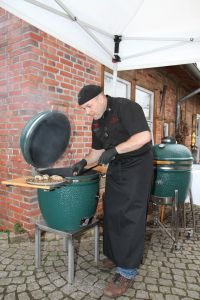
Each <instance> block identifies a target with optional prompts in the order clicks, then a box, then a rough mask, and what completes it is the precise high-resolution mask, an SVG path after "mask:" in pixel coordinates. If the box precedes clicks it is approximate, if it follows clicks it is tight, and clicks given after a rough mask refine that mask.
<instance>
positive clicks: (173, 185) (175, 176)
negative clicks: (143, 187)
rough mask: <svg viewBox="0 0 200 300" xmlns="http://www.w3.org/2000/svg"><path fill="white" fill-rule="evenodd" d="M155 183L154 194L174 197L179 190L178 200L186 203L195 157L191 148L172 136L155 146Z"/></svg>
mask: <svg viewBox="0 0 200 300" xmlns="http://www.w3.org/2000/svg"><path fill="white" fill-rule="evenodd" d="M153 156H154V184H153V189H152V195H153V196H156V197H161V198H163V197H174V196H175V190H178V202H179V203H184V201H185V199H186V197H187V195H188V191H189V188H190V184H191V170H192V163H193V157H192V154H191V152H190V150H189V149H188V148H187V147H185V146H183V145H180V144H176V140H175V139H173V138H170V137H166V138H163V139H162V142H161V144H156V145H154V146H153Z"/></svg>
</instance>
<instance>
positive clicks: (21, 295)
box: [17, 293, 30, 300]
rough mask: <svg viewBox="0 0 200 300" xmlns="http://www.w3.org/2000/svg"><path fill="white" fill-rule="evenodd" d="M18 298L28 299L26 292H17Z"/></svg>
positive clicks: (20, 299) (21, 299)
mask: <svg viewBox="0 0 200 300" xmlns="http://www.w3.org/2000/svg"><path fill="white" fill-rule="evenodd" d="M17 296H18V299H19V300H30V297H29V295H28V294H27V293H21V294H17Z"/></svg>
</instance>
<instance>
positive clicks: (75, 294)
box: [70, 291, 86, 300]
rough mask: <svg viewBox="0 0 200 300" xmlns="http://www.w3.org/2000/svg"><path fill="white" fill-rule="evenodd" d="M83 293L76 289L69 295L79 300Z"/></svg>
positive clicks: (83, 295)
mask: <svg viewBox="0 0 200 300" xmlns="http://www.w3.org/2000/svg"><path fill="white" fill-rule="evenodd" d="M85 295H86V294H85V293H83V292H81V291H77V292H74V293H72V294H71V295H70V297H72V298H73V299H75V300H81V299H83V298H84V297H85Z"/></svg>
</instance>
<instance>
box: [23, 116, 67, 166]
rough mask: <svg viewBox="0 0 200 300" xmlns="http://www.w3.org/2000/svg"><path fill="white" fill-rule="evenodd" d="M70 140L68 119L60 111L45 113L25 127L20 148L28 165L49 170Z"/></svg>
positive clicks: (34, 118)
mask: <svg viewBox="0 0 200 300" xmlns="http://www.w3.org/2000/svg"><path fill="white" fill-rule="evenodd" d="M69 138H70V123H69V120H68V118H67V117H66V116H65V115H64V114H63V113H61V112H59V111H44V112H40V113H39V114H37V115H36V116H34V117H33V118H32V119H30V120H29V121H28V123H27V124H26V125H25V127H24V129H23V130H22V133H21V137H20V147H21V150H22V154H23V156H24V159H25V160H26V161H27V163H29V164H31V165H32V166H34V167H36V168H47V167H48V166H50V165H51V164H53V163H55V162H56V160H57V159H58V158H59V157H60V156H61V155H62V154H63V152H64V151H65V149H66V148H67V146H68V143H69Z"/></svg>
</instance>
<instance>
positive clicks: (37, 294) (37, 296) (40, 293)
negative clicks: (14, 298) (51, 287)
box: [31, 290, 45, 299]
mask: <svg viewBox="0 0 200 300" xmlns="http://www.w3.org/2000/svg"><path fill="white" fill-rule="evenodd" d="M31 295H32V297H33V299H41V298H43V297H44V296H45V294H44V293H43V291H41V290H38V291H33V292H31Z"/></svg>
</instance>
